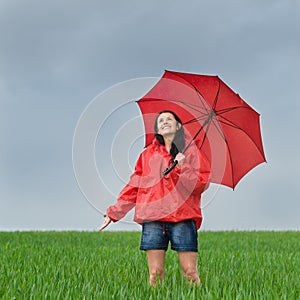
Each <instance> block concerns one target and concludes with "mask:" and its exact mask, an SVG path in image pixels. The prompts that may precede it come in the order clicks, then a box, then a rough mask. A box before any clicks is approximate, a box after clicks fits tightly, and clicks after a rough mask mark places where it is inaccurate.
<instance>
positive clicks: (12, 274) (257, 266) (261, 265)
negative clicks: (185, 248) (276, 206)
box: [0, 232, 300, 299]
mask: <svg viewBox="0 0 300 300" xmlns="http://www.w3.org/2000/svg"><path fill="white" fill-rule="evenodd" d="M140 236H141V234H140V233H139V232H101V233H98V232H0V255H1V256H0V257H1V262H0V263H1V265H0V299H300V251H299V249H300V232H200V233H199V248H200V251H199V260H198V265H199V270H200V277H201V281H202V286H201V287H198V288H197V287H195V286H192V285H189V284H187V283H186V281H185V280H183V277H182V274H181V271H180V267H179V264H178V259H177V254H176V252H174V251H172V250H170V249H169V250H168V252H167V256H166V274H165V281H164V282H163V284H162V285H161V286H158V287H157V288H152V287H150V286H149V285H148V269H147V261H146V255H145V253H144V252H143V251H140V250H139V242H140Z"/></svg>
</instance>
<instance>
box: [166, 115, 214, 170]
mask: <svg viewBox="0 0 300 300" xmlns="http://www.w3.org/2000/svg"><path fill="white" fill-rule="evenodd" d="M214 115H215V112H214V110H213V109H212V110H211V111H210V113H209V115H208V118H207V119H206V120H205V121H204V123H203V125H202V126H201V127H200V129H199V130H198V131H197V132H196V134H195V135H194V137H193V138H192V140H191V141H190V142H189V143H188V145H187V146H186V147H185V148H184V150H183V151H182V153H185V151H186V150H187V149H188V148H189V147H190V146H191V144H192V142H193V141H194V140H195V138H196V137H197V136H198V135H199V134H200V132H201V131H202V130H203V128H204V127H205V126H206V125H207V124H208V122H209V121H210V120H211V119H212V117H213V116H214ZM177 164H178V161H177V160H175V161H174V162H173V164H172V166H171V167H169V168H166V169H165V170H164V171H163V175H164V176H165V175H167V174H169V173H170V172H171V171H172V170H173V169H174V168H175V167H176V166H177Z"/></svg>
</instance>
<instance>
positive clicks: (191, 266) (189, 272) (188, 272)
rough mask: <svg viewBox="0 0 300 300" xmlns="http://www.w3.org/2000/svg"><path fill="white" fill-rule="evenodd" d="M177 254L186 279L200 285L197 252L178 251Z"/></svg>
mask: <svg viewBox="0 0 300 300" xmlns="http://www.w3.org/2000/svg"><path fill="white" fill-rule="evenodd" d="M177 253H178V258H179V262H180V266H181V269H182V272H183V275H184V277H186V278H187V280H188V281H192V282H193V283H195V284H197V285H199V284H200V278H199V274H198V268H197V252H191V251H177Z"/></svg>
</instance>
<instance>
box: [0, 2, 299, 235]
mask: <svg viewBox="0 0 300 300" xmlns="http://www.w3.org/2000/svg"><path fill="white" fill-rule="evenodd" d="M299 36H300V1H299V0H281V1H280V0H277V1H276V0H272V1H259V0H251V1H238V0H236V1H233V0H229V1H221V0H219V1H211V0H205V1H174V0H173V1H158V0H157V1H156V0H155V1H130V0H128V1H83V0H82V1H76V0H70V1H65V0H61V1H56V0H51V1H50V0H44V1H37V0H36V1H33V0H26V1H16V0H9V1H8V0H0V37H1V43H0V104H1V107H0V143H1V144H0V230H28V229H36V230H38V229H55V230H60V229H70V230H71V229H74V230H75V229H76V230H77V229H78V230H96V229H97V228H98V227H99V225H100V224H101V223H102V221H103V218H102V214H101V211H103V210H104V209H105V207H107V206H108V205H111V204H112V203H114V197H115V196H116V195H117V194H118V192H119V190H120V189H121V188H122V186H123V185H124V183H125V182H126V180H128V178H129V175H130V173H131V172H132V169H133V167H134V163H135V160H136V159H137V155H138V153H139V152H140V151H142V149H143V138H142V136H141V133H140V132H141V120H140V117H139V111H138V109H137V107H136V104H135V103H134V102H133V101H131V102H130V99H126V97H124V95H123V98H122V96H121V94H122V93H120V94H119V95H120V97H119V98H118V100H116V102H114V101H108V100H107V99H109V96H108V94H107V93H108V92H107V91H111V90H114V89H115V88H114V87H115V86H116V85H117V86H118V84H121V85H122V82H126V81H128V80H132V79H136V78H148V77H151V78H154V79H151V80H152V81H153V82H154V81H155V78H159V77H160V76H161V75H162V74H163V72H164V70H165V69H168V70H175V71H182V72H191V73H201V74H212V75H218V76H220V77H221V78H222V79H223V80H224V81H225V82H226V83H227V84H228V85H229V86H230V87H232V88H233V89H234V90H235V91H236V92H238V93H239V94H240V96H241V97H242V98H243V99H244V100H245V101H246V102H248V103H249V104H250V105H251V106H252V107H254V108H255V109H256V110H257V111H258V112H259V113H260V114H261V126H262V134H263V143H264V147H265V153H266V157H267V160H268V163H264V164H261V165H259V166H258V167H257V168H255V169H254V170H252V171H251V172H250V173H249V174H247V175H246V177H245V178H243V179H242V181H241V182H240V183H239V184H238V186H237V187H236V189H235V190H234V191H232V190H231V189H229V188H226V187H219V188H217V187H215V186H212V189H211V191H210V192H208V193H207V195H204V203H205V201H207V203H206V204H205V205H204V206H205V207H204V208H203V215H204V221H203V226H202V229H203V230H228V229H234V230H235V229H238V230H243V229H247V230H248V229H249V230H259V229H268V230H287V229H297V230H299V229H300V218H299V212H300V193H299V188H298V186H299V169H300V159H299V153H300V141H299V128H300V125H299V115H298V113H299V111H300V110H299V108H300V104H299V103H300V101H299V93H298V90H299V82H300V59H299V58H300V55H299V53H300V38H299ZM151 80H150V79H149V80H148V81H147V84H149V83H150V82H151ZM147 84H145V85H144V86H143V87H144V88H145V91H146V90H147ZM138 87H139V88H140V87H141V86H140V85H139V84H138ZM139 88H137V89H136V90H135V92H136V93H137V94H138V92H140V93H142V91H143V89H142V88H141V90H139ZM118 92H120V91H118ZM129 94H130V93H129ZM99 95H100V96H99ZM103 95H104V96H103ZM116 95H117V92H116V94H115V97H116ZM106 96H107V97H106ZM129 96H130V95H129ZM141 96H142V94H141ZM121 98H122V99H121ZM96 100H97V101H98V106H97V108H96V111H95V113H99V120H98V122H99V124H101V128H98V130H99V132H98V133H99V134H98V137H97V142H96V146H95V160H96V163H97V164H98V165H97V169H98V172H99V175H100V177H101V178H102V183H104V184H103V186H101V184H100V185H99V187H98V190H97V191H99V195H98V194H97V193H96V195H93V196H92V197H93V199H87V198H88V197H86V196H87V195H85V191H82V188H81V187H80V185H79V184H78V183H77V180H76V177H75V174H74V170H73V163H72V151H73V149H72V146H73V137H74V133H75V128H76V125H78V124H79V123H80V119H79V118H80V116H81V115H82V114H83V113H84V112H85V111H87V110H86V108H87V106H88V105H89V104H90V107H91V103H95V101H96ZM100 100H101V101H102V103H103V107H104V106H105V107H107V106H110V107H111V108H114V110H113V113H111V114H108V115H107V116H106V117H105V122H104V123H103V122H102V121H103V120H102V119H101V118H103V111H104V110H102V108H101V106H99V103H100V102H99V101H100ZM118 101H119V102H118ZM116 103H119V104H120V103H121V104H122V103H123V104H122V105H121V104H120V105H121V107H118V108H117V109H116V108H115V107H117V104H116ZM97 109H99V111H97ZM78 122H79V123H78ZM135 122H136V123H135ZM133 128H137V132H136V134H137V137H134V136H132V132H133ZM125 137H126V138H125ZM128 137H129V139H130V141H131V142H130V144H129V145H127V144H122V143H126V140H128ZM116 140H118V141H119V142H118V143H119V144H117V145H116V144H114V143H115V141H116ZM124 147H125V148H124ZM126 147H127V148H126ZM124 149H125V151H124ZM120 150H121V151H120ZM122 150H123V151H122ZM124 155H125V158H126V159H125V160H126V163H125V164H122V162H121V161H120V160H118V158H119V157H123V156H124ZM104 162H105V165H103V163H104ZM110 166H112V169H113V171H114V172H110ZM104 171H105V172H104ZM106 174H107V176H106ZM116 177H117V178H116ZM104 186H106V190H105V188H104ZM101 191H103V193H102V192H101ZM209 193H211V194H209ZM94 194H95V193H94ZM97 197H98V199H99V202H98V203H95V201H96V200H95V199H96V198H97ZM207 199H209V200H207ZM208 202H209V203H208ZM131 218H132V216H131V215H129V216H127V217H126V218H125V220H124V221H122V222H119V223H116V224H113V225H111V227H110V229H111V230H119V229H122V230H132V229H134V230H135V229H139V228H140V227H139V226H138V225H136V224H134V223H133V222H132V221H131Z"/></svg>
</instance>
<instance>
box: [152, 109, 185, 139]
mask: <svg viewBox="0 0 300 300" xmlns="http://www.w3.org/2000/svg"><path fill="white" fill-rule="evenodd" d="M179 126H180V125H179V124H177V121H176V119H175V117H174V116H173V114H171V113H168V112H166V113H161V114H160V115H159V117H158V119H157V129H158V133H159V134H161V135H162V136H163V137H166V136H174V135H175V133H176V132H177V130H178V129H179V128H180V127H179Z"/></svg>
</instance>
